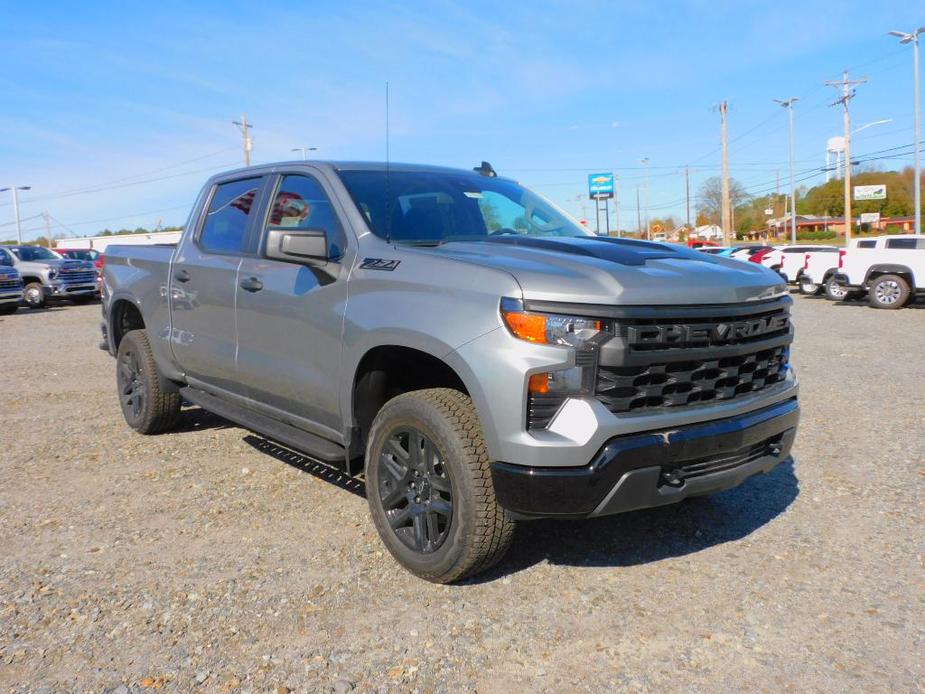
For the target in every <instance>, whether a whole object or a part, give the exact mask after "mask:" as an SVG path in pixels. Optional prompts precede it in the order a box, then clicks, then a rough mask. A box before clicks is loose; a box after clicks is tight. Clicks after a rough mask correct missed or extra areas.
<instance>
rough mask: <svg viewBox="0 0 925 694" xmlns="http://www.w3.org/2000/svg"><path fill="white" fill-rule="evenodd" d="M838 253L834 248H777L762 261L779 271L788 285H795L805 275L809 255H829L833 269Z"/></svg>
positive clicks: (768, 266) (763, 263) (766, 265)
mask: <svg viewBox="0 0 925 694" xmlns="http://www.w3.org/2000/svg"><path fill="white" fill-rule="evenodd" d="M837 252H838V249H837V248H835V247H834V246H805V245H804V246H776V247H775V248H774V250H772V251H769V252H768V253H767V254H766V255H765V256H764V257H763V258H762V259H761V264H762V265H764V266H765V267H767V268H771V269H772V270H775V271H777V273H778V274H779V275H780V276H781V277H783V278H784V279H785V280H786V281H787V283H788V284H795V283H797V282H798V281H799V279H800V275H801V274H802V273H803V268H804V265H805V263H806V255H807V253H828V254H830V256H831V259H832V261H833V263H832V267H835V262H834V261H835V260H836V259H837V258H838V256H837V255H836V253H837ZM817 289H818V288H817ZM811 293H816V292H815V290H814V291H813V292H811Z"/></svg>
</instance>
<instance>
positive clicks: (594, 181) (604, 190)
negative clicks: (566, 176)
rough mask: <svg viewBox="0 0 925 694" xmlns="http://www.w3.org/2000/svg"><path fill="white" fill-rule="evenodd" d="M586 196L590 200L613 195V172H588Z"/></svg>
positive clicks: (603, 198)
mask: <svg viewBox="0 0 925 694" xmlns="http://www.w3.org/2000/svg"><path fill="white" fill-rule="evenodd" d="M588 197H589V198H591V199H592V200H607V199H610V198H612V197H613V174H612V173H593V174H588Z"/></svg>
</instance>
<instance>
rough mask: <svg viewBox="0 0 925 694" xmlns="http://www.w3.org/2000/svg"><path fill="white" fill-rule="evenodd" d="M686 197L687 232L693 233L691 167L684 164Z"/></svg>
mask: <svg viewBox="0 0 925 694" xmlns="http://www.w3.org/2000/svg"><path fill="white" fill-rule="evenodd" d="M684 197H685V200H686V205H687V218H686V219H687V224H686V225H685V226H686V227H687V233H688V234H690V233H691V229H692V228H693V227H691V167H690V166H688V165H686V164H685V165H684Z"/></svg>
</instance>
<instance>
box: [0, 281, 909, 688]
mask: <svg viewBox="0 0 925 694" xmlns="http://www.w3.org/2000/svg"><path fill="white" fill-rule="evenodd" d="M795 302H796V304H795V307H794V312H795V322H796V324H797V331H798V338H797V342H796V346H795V354H794V363H795V365H796V368H797V369H798V372H799V376H800V378H801V381H802V405H803V419H802V424H801V427H802V428H801V431H800V435H799V437H798V440H797V445H796V448H795V450H794V461H795V462H794V464H793V465H790V464H787V465H782V466H779V467H778V468H777V469H775V470H774V471H773V472H772V473H770V474H768V475H765V476H763V477H758V478H754V479H752V480H750V481H749V482H747V483H746V484H745V485H743V486H741V487H739V488H737V489H734V490H730V491H728V492H724V493H722V494H719V495H716V496H714V497H710V498H707V499H699V500H692V501H689V502H686V503H683V504H681V505H678V506H674V507H667V508H663V509H661V510H655V511H639V512H635V513H631V514H627V515H624V516H616V517H611V518H606V519H599V520H594V521H582V522H548V521H537V522H533V523H529V524H522V525H521V526H520V527H519V528H518V534H517V537H516V539H515V545H514V548H513V550H512V552H511V553H510V554H509V556H508V558H507V559H506V560H505V561H504V562H503V563H502V565H501V566H500V567H498V568H497V569H496V570H494V571H493V572H492V573H490V574H488V575H485V576H482V577H479V578H478V579H476V580H474V581H470V582H468V583H466V584H463V585H459V586H452V587H446V586H435V585H431V584H428V583H425V582H422V581H420V580H417V579H415V578H413V577H412V576H411V575H409V574H407V573H406V572H404V571H403V570H402V569H400V568H399V567H398V566H397V565H396V564H395V563H394V562H393V561H392V560H391V559H390V557H389V556H388V555H387V554H386V553H385V552H384V550H383V548H382V546H381V545H380V543H379V540H378V538H377V536H376V534H375V531H374V529H373V526H372V524H371V522H370V520H369V518H368V515H367V508H366V502H365V500H364V498H363V488H362V486H361V485H358V484H356V483H351V482H350V481H349V480H344V479H340V478H338V476H337V475H335V474H329V473H326V472H325V470H324V469H322V468H319V467H318V466H315V465H313V464H312V463H311V462H309V461H307V460H305V459H303V458H301V457H300V456H297V455H293V454H289V453H287V452H285V451H281V450H280V449H278V448H276V447H274V446H272V445H270V444H267V443H266V442H265V441H263V440H262V439H260V438H259V437H256V436H254V435H252V434H250V433H249V432H247V431H246V430H243V429H240V428H237V427H235V426H232V425H230V424H228V423H226V422H224V421H223V420H221V419H219V418H217V417H214V416H211V415H209V414H206V413H203V412H201V411H198V410H191V411H189V412H188V413H187V415H186V419H185V426H184V428H183V430H182V431H178V432H176V433H172V434H169V435H164V436H158V437H142V436H139V435H136V434H133V433H131V432H130V431H129V429H128V428H127V427H126V426H125V425H124V423H123V421H122V417H121V415H120V413H119V410H118V407H117V403H116V399H115V397H114V388H113V383H114V362H113V361H112V360H111V359H110V357H109V356H108V355H106V354H104V353H103V352H100V351H99V350H97V348H96V343H97V341H98V328H97V324H98V318H99V307H98V306H85V307H77V306H62V307H57V308H53V309H50V310H46V311H42V312H29V311H26V310H20V311H19V312H18V313H17V314H15V315H13V316H10V317H5V318H2V319H0V344H2V353H3V359H4V369H3V376H2V378H0V398H2V400H0V402H2V410H0V437H2V442H3V447H2V450H3V453H4V455H3V456H2V457H0V479H2V486H0V688H2V689H8V690H10V691H25V690H72V691H77V690H80V691H105V690H114V691H118V692H126V691H141V690H151V689H155V690H156V689H164V690H181V691H187V690H192V689H201V690H202V691H222V692H231V691H235V690H239V689H240V690H242V691H255V692H257V691H273V692H277V691H278V692H283V691H289V690H292V691H337V692H343V691H349V690H350V689H352V688H356V689H357V690H359V691H372V690H377V691H380V692H383V691H421V692H429V691H434V692H458V691H480V692H494V691H524V690H529V691H563V690H582V691H602V690H613V689H621V690H622V689H625V690H631V691H634V690H669V689H670V690H676V689H681V690H688V691H714V690H719V689H724V690H730V689H732V690H745V689H752V688H754V689H759V690H762V691H779V690H784V689H790V690H820V691H839V692H842V691H848V690H854V691H875V690H877V691H884V690H891V691H923V688H922V682H923V681H925V673H923V670H925V658H923V657H922V656H923V653H925V648H923V641H925V638H923V636H925V634H923V630H925V610H923V601H925V572H923V545H922V541H923V532H922V528H923V486H925V426H923V415H922V413H923V412H925V360H923V359H922V357H921V354H922V350H923V348H925V310H923V309H925V304H923V303H921V302H920V303H919V305H918V306H917V307H916V308H909V309H905V310H901V311H896V312H891V311H875V310H873V309H869V308H867V307H866V306H865V305H851V304H844V305H840V304H832V303H829V302H827V301H824V300H818V299H808V298H804V297H796V298H795Z"/></svg>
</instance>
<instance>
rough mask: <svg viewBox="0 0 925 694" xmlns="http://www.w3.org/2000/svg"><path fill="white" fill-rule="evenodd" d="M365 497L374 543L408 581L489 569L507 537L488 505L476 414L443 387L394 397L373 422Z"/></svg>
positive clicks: (508, 524) (509, 529)
mask: <svg viewBox="0 0 925 694" xmlns="http://www.w3.org/2000/svg"><path fill="white" fill-rule="evenodd" d="M366 496H367V499H368V501H369V508H370V513H371V514H372V518H373V522H374V524H375V526H376V530H377V531H378V532H379V536H380V538H382V541H383V543H384V544H385V546H386V548H388V550H389V552H390V553H391V554H392V556H393V557H394V558H395V559H396V560H397V561H398V563H399V564H401V565H402V566H403V567H405V568H406V569H407V570H408V571H410V572H411V573H413V574H414V575H415V576H418V577H420V578H423V579H426V580H428V581H433V582H434V583H451V582H453V581H458V580H460V579H463V578H465V577H467V576H471V575H473V574H476V573H479V572H481V571H484V570H486V569H488V568H490V567H491V566H493V565H494V564H495V563H496V562H497V561H498V560H499V559H501V557H502V556H504V553H505V552H506V551H507V549H508V547H509V546H510V544H511V539H512V536H513V532H514V522H513V521H512V520H511V519H510V518H508V517H507V516H506V514H505V512H504V510H503V509H502V508H501V507H500V506H499V505H498V502H497V501H496V499H495V490H494V486H493V485H492V479H491V469H490V464H489V460H488V454H487V452H486V450H485V442H484V440H483V439H482V431H481V427H480V425H479V420H478V415H477V413H476V411H475V407H474V405H473V404H472V400H470V399H469V396H467V395H465V394H464V393H461V392H459V391H457V390H451V389H449V388H432V389H428V390H419V391H414V392H411V393H405V394H403V395H399V396H397V397H395V398H393V399H392V400H390V401H389V402H387V403H386V404H385V405H384V406H383V407H382V409H381V410H380V411H379V414H377V415H376V419H375V420H374V422H373V425H372V428H371V431H370V434H369V443H368V445H367V449H366Z"/></svg>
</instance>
